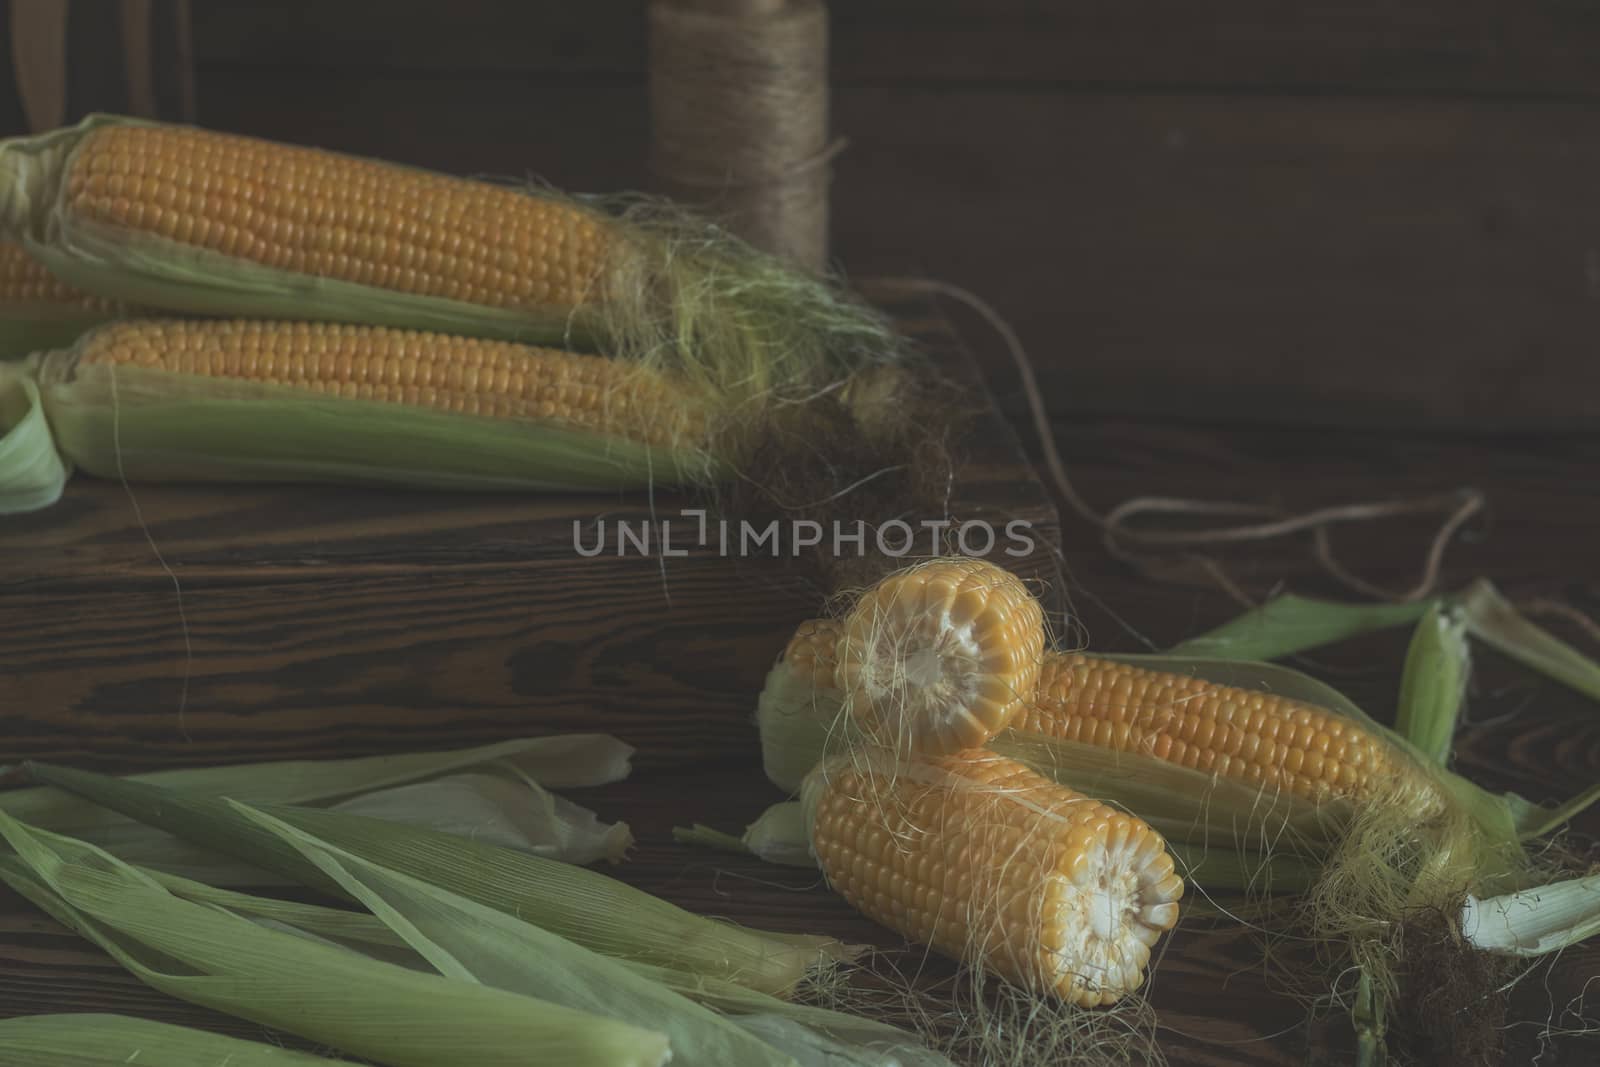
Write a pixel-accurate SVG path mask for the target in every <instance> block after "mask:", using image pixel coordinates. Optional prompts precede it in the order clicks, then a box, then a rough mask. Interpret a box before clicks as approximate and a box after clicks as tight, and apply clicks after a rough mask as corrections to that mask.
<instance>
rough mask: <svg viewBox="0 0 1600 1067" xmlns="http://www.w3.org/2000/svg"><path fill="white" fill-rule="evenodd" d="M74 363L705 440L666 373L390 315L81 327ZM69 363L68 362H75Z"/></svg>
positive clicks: (622, 433)
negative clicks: (406, 322) (404, 322)
mask: <svg viewBox="0 0 1600 1067" xmlns="http://www.w3.org/2000/svg"><path fill="white" fill-rule="evenodd" d="M76 365H77V367H78V368H84V367H94V366H111V367H128V368H138V369H141V370H155V371H165V372H167V373H171V374H180V375H189V376H195V377H201V378H212V379H217V380H219V381H234V382H249V383H254V384H259V385H268V386H283V387H287V388H291V389H297V390H304V391H306V392H308V393H315V394H320V395H324V396H330V397H340V398H345V399H353V400H368V401H376V402H381V403H394V404H406V405H411V406H413V407H421V408H428V409H432V410H436V411H446V412H453V413H457V414H461V415H468V416H480V417H484V418H492V419H536V420H544V421H549V422H554V423H559V424H563V425H567V426H572V427H577V428H581V429H587V430H593V431H596V432H599V433H605V434H610V435H614V436H618V437H623V438H626V439H628V440H633V441H640V442H644V443H649V444H661V445H678V444H684V443H693V442H698V441H700V440H701V439H702V438H703V437H704V434H705V432H706V419H705V416H704V415H703V413H702V411H701V409H700V407H699V406H698V405H697V404H695V403H693V402H692V401H691V400H690V399H689V398H688V397H687V396H685V395H684V394H683V393H682V392H680V391H679V390H677V389H676V388H675V387H674V386H673V385H672V383H671V382H670V381H668V380H667V379H666V378H665V377H664V376H663V375H661V374H658V373H655V372H652V371H649V370H647V369H645V368H642V367H639V366H637V365H634V364H624V363H621V362H618V361H616V360H611V359H607V358H605V357H603V356H586V355H577V354H574V353H571V352H562V351H559V350H556V349H548V348H534V347H531V346H527V345H518V344H513V343H510V342H506V341H490V340H483V339H479V338H466V337H453V336H450V335H447V334H436V333H426V332H420V331H414V330H395V329H389V328H387V327H382V326H349V325H340V324H335V323H304V322H278V321H258V320H248V319H246V320H183V319H144V320H135V321H130V322H118V323H112V324H110V325H107V326H103V327H101V328H99V329H97V330H95V331H93V332H92V333H90V334H89V335H88V336H86V337H84V338H83V340H82V341H81V342H80V344H79V346H78V348H77V364H76ZM69 373H70V372H69Z"/></svg>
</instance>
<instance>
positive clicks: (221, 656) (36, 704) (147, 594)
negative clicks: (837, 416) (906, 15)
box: [0, 317, 1059, 767]
mask: <svg viewBox="0 0 1600 1067" xmlns="http://www.w3.org/2000/svg"><path fill="white" fill-rule="evenodd" d="M902 321H903V323H904V325H905V327H906V329H907V330H908V331H910V333H911V336H912V337H913V338H914V339H915V340H916V341H917V342H918V343H920V344H922V345H923V346H924V347H925V348H926V349H928V350H929V351H930V352H932V353H933V354H934V357H935V358H936V359H937V360H940V361H942V363H943V365H945V366H946V367H948V368H950V370H951V371H952V372H953V373H955V374H956V375H958V376H959V377H961V378H963V379H965V380H968V381H971V380H972V373H973V372H972V370H971V366H970V358H969V357H966V356H964V355H962V354H961V353H960V350H959V349H958V348H957V347H956V346H954V345H953V344H952V343H950V341H949V334H948V332H947V330H946V329H945V327H944V326H943V323H942V321H941V320H939V319H937V318H933V317H924V318H922V319H920V320H917V319H903V320H902ZM978 388H980V389H981V386H979V387H978ZM977 395H979V396H981V395H982V394H981V393H979V394H977ZM959 452H960V457H961V458H960V464H961V466H960V468H959V470H957V471H956V473H955V480H954V483H953V487H952V493H951V501H950V507H949V517H951V518H953V519H955V520H956V521H958V522H959V521H968V520H982V521H987V522H990V523H991V524H992V525H995V526H998V527H1003V526H1004V524H1005V523H1006V522H1009V521H1012V520H1020V521H1022V522H1024V523H1026V524H1028V525H1029V527H1030V528H1031V537H1032V539H1033V546H1032V548H1031V550H1030V553H1029V554H1028V555H1026V556H1025V557H1022V558H1018V559H1009V558H1007V562H1008V563H1010V564H1012V565H1013V566H1014V567H1015V569H1017V570H1018V571H1019V572H1020V573H1024V574H1026V575H1028V576H1029V577H1031V578H1035V579H1039V580H1041V581H1048V579H1050V578H1052V577H1053V575H1054V574H1055V558H1054V556H1053V553H1054V552H1055V551H1056V548H1055V546H1056V545H1058V544H1059V533H1058V529H1057V525H1056V522H1057V520H1056V515H1055V510H1054V507H1053V505H1052V504H1051V503H1050V501H1049V499H1048V498H1047V497H1046V495H1045V493H1044V490H1043V489H1042V487H1041V486H1040V485H1039V484H1038V482H1037V481H1036V480H1035V479H1034V477H1033V474H1032V472H1031V470H1030V469H1029V467H1028V466H1027V463H1026V460H1025V459H1024V458H1023V456H1022V453H1021V451H1020V448H1019V446H1018V443H1017V439H1016V437H1015V435H1014V434H1012V432H1011V431H1010V429H1009V428H1008V427H1007V425H1006V424H1005V423H1004V422H1003V421H1001V420H1000V419H999V417H998V416H997V415H996V414H994V413H993V411H992V410H991V411H989V412H988V413H987V414H984V415H982V416H981V417H980V418H979V420H978V421H977V422H976V423H975V424H974V426H973V427H972V432H971V437H970V440H969V441H968V442H967V443H965V444H963V445H961V446H960V449H959ZM718 507H719V505H718V504H717V502H716V501H715V500H714V499H713V498H711V497H710V496H703V497H698V498H696V497H690V496H685V495H682V494H668V493H665V492H662V493H657V494H654V496H653V497H652V496H651V495H650V494H645V493H634V494H626V495H623V494H610V495H607V494H593V495H569V496H550V497H543V498H518V497H515V496H485V495H474V494H460V495H445V494H410V493H405V492H397V491H391V490H376V489H374V490H354V489H347V488H323V489H319V488H302V487H281V488H279V487H266V488H228V487H216V486H198V487H183V486H161V487H155V486H145V485H140V486H135V487H133V489H132V490H131V492H130V491H129V490H128V489H125V488H124V487H123V486H121V485H119V484H116V483H113V482H108V481H98V480H95V479H92V478H87V477H79V478H77V479H75V480H74V481H73V482H72V484H71V485H70V486H69V488H68V491H67V494H66V496H65V497H64V499H63V501H62V502H61V503H60V504H58V505H57V506H55V507H53V508H50V509H48V510H45V511H42V512H38V513H36V514H33V515H27V516H17V517H8V518H7V519H6V520H5V523H4V526H3V528H0V538H3V543H4V545H5V551H4V553H3V554H0V706H5V707H8V708H16V709H18V711H19V714H16V715H7V716H5V717H3V718H0V738H3V742H0V743H3V744H4V746H5V749H4V750H5V751H6V752H7V753H9V755H10V756H11V757H18V756H37V757H41V758H43V757H49V758H53V759H71V760H74V761H77V762H83V763H86V764H94V765H103V766H116V767H126V766H130V765H137V764H139V763H140V762H141V761H145V760H151V761H155V760H161V761H168V760H172V759H174V758H176V759H179V760H182V761H184V762H190V763H207V762H214V761H219V760H228V759H235V760H237V759H243V758H247V757H250V758H264V757H266V758H278V757H282V758H288V757H293V756H300V755H312V754H314V753H317V752H323V751H327V750H329V748H330V747H332V748H350V749H352V750H353V749H370V748H374V747H376V748H387V749H390V750H393V749H419V748H428V747H431V746H434V745H437V744H440V743H444V742H446V741H447V740H448V739H451V738H454V737H457V736H459V735H460V732H461V731H466V732H468V733H483V734H489V733H497V734H498V735H500V736H508V735H515V734H518V733H520V732H522V731H524V730H526V729H527V728H528V726H529V724H530V723H537V724H539V728H540V729H544V730H579V731H582V730H589V729H592V728H593V723H594V715H595V709H596V708H597V707H601V706H605V707H608V708H609V709H610V711H609V714H610V716H611V719H610V726H609V727H608V728H609V729H611V730H612V731H613V732H615V733H618V734H620V735H621V736H623V738H624V739H625V740H627V741H629V742H630V743H632V744H635V745H637V746H638V747H639V748H640V750H641V762H642V764H644V765H646V766H648V765H651V764H655V763H659V764H663V765H672V766H682V765H685V764H688V763H695V762H709V763H715V762H719V761H726V760H727V759H728V758H729V756H730V755H732V754H733V753H737V752H742V751H744V749H745V747H746V745H747V743H748V740H749V725H748V719H749V716H750V714H751V713H752V711H753V709H754V703H753V700H752V694H754V693H755V692H756V691H757V690H758V689H759V687H760V683H761V679H762V677H763V676H764V675H765V673H766V671H767V669H768V667H769V666H770V665H771V663H772V661H773V659H774V658H775V657H776V656H777V654H778V653H779V652H780V651H781V650H782V648H783V645H784V643H785V641H786V640H787V637H788V635H789V634H790V633H792V632H793V630H794V627H795V624H796V623H797V622H799V621H800V620H801V619H804V618H807V617H809V616H810V615H813V614H815V613H817V611H818V610H820V606H821V603H822V599H823V596H824V593H823V592H822V591H821V589H820V588H819V586H818V584H817V582H816V580H815V579H814V578H813V577H810V576H809V573H808V572H807V571H806V570H805V569H804V568H802V567H799V566H796V565H795V564H794V563H793V561H792V560H779V559H774V558H772V555H771V554H772V552H773V551H774V549H773V548H766V549H759V550H756V551H755V552H754V553H753V554H752V555H751V556H750V557H748V558H740V557H739V556H738V555H737V552H738V549H737V548H734V549H732V550H731V553H730V555H729V556H728V557H723V556H722V555H721V550H720V549H719V536H718V533H717V526H716V521H717V520H716V517H715V516H716V514H718ZM696 510H698V511H706V510H710V511H711V512H712V515H711V517H710V519H709V520H707V521H708V522H709V523H710V526H709V532H708V536H707V538H706V542H705V543H704V544H699V543H697V542H698V541H699V523H700V520H699V519H698V518H696V517H693V515H692V514H691V515H682V513H683V512H691V513H692V512H694V511H696ZM680 516H681V517H680ZM850 517H851V518H852V519H853V518H854V517H855V516H854V515H853V514H852V515H851V516H850ZM866 517H867V518H868V519H869V521H871V520H872V519H873V516H870V515H869V516H866ZM929 517H930V518H931V517H934V516H929ZM887 518H889V516H882V517H878V518H877V521H879V522H881V521H885V520H886V519H887ZM659 521H666V522H668V523H670V524H671V526H672V530H673V535H672V536H673V547H672V549H671V551H672V552H673V553H674V555H672V556H670V557H669V556H663V555H661V554H660V549H659V542H655V544H656V545H657V547H656V548H654V549H652V550H651V552H650V553H649V554H644V553H641V552H640V551H639V549H638V547H637V542H636V541H624V540H623V538H622V537H621V535H620V533H619V525H621V524H626V526H627V527H628V528H629V529H630V530H632V531H634V532H635V536H636V537H637V536H642V535H640V534H639V531H641V530H643V529H645V527H646V526H647V525H650V524H652V523H653V522H659ZM728 521H729V522H730V523H731V524H732V525H731V529H732V530H733V531H734V533H733V534H732V535H730V537H729V543H730V544H734V545H736V544H737V539H738V536H739V535H738V532H737V531H738V529H739V526H738V522H739V516H737V515H733V516H730V517H729V518H728ZM760 525H763V526H764V525H765V524H764V523H762V524H760ZM758 528H759V527H758ZM580 531H581V533H580ZM846 532H847V533H848V532H849V531H846ZM601 537H603V538H604V541H603V544H604V546H605V547H604V551H602V552H601V554H600V555H598V556H593V557H592V558H591V557H585V556H582V555H580V554H579V552H578V551H577V549H576V548H575V542H576V541H577V540H581V542H582V544H583V545H585V546H588V547H589V548H590V549H591V550H592V549H593V548H594V547H595V546H596V545H597V544H600V543H601V541H600V538H601ZM930 545H931V534H929V533H923V534H922V535H921V538H920V541H919V542H918V548H917V549H916V552H917V553H918V554H922V555H926V554H928V552H929V551H930V547H929V546H930ZM1009 545H1010V542H1001V543H999V545H998V546H997V552H998V551H1000V550H1003V549H1006V548H1007V547H1008V546H1009ZM152 546H154V547H152ZM157 549H159V554H158V552H157V551H156V550H157ZM679 552H682V553H684V554H683V555H682V556H679V555H676V553H679ZM1001 558H1006V557H1001ZM1049 584H1050V585H1052V586H1054V585H1055V584H1056V583H1054V582H1049ZM685 715H689V716H692V717H693V719H694V721H696V722H697V723H698V724H699V725H698V727H697V728H696V730H694V731H692V732H685V731H683V730H681V729H680V726H681V723H682V722H683V719H684V716H685Z"/></svg>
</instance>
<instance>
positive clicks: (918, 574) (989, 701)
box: [835, 559, 1044, 754]
mask: <svg viewBox="0 0 1600 1067" xmlns="http://www.w3.org/2000/svg"><path fill="white" fill-rule="evenodd" d="M1043 651H1044V616H1043V614H1042V612H1041V610H1040V608H1039V603H1038V601H1037V600H1035V599H1034V598H1033V596H1032V595H1030V594H1029V592H1028V590H1027V588H1026V587H1025V586H1024V585H1023V584H1022V582H1021V581H1020V580H1019V579H1018V578H1017V577H1016V575H1014V574H1011V573H1010V572H1009V571H1005V570H1002V569H1001V568H999V567H996V566H995V565H994V564H992V563H987V562H985V561H983V560H978V559H961V560H941V561H937V562H934V563H930V564H927V565H925V566H920V567H912V568H910V569H908V570H904V571H900V572H898V573H896V574H893V575H890V576H889V577H888V578H885V579H884V580H883V581H881V582H879V583H878V584H877V585H876V586H874V587H873V588H872V589H871V590H869V591H868V592H867V593H866V594H865V595H863V596H862V598H861V599H860V600H859V601H858V602H857V603H856V606H855V608H854V609H853V610H852V611H851V612H850V615H849V617H848V618H846V619H845V621H844V627H843V632H842V633H841V635H840V638H839V641H838V643H837V645H836V648H835V656H836V658H837V664H838V666H837V668H836V676H837V680H838V686H839V688H840V689H841V690H843V691H844V692H845V693H846V695H847V699H848V700H849V702H850V704H851V711H852V713H853V714H854V715H855V716H856V718H857V719H858V720H859V721H861V722H862V723H863V724H864V726H863V729H864V732H865V733H866V734H867V735H868V737H870V738H871V739H873V740H875V741H877V742H879V743H881V744H886V745H888V746H890V747H891V748H894V749H895V750H896V751H899V752H902V753H904V752H930V753H935V754H937V753H946V752H955V751H958V750H960V749H964V748H972V747H975V746H978V745H981V744H983V743H984V742H985V741H987V740H988V739H989V738H990V737H992V736H994V735H995V734H996V733H998V732H999V731H1000V730H1002V729H1004V728H1005V726H1006V724H1007V723H1008V722H1009V721H1010V720H1011V718H1012V717H1013V716H1014V715H1015V714H1016V713H1017V712H1018V711H1019V710H1020V709H1021V708H1022V706H1023V705H1024V703H1025V702H1026V701H1027V700H1028V699H1029V697H1030V696H1031V695H1032V694H1033V691H1034V688H1035V686H1036V685H1037V682H1038V677H1039V658H1040V655H1041V654H1042V653H1043Z"/></svg>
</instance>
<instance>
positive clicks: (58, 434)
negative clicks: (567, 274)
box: [0, 319, 722, 510]
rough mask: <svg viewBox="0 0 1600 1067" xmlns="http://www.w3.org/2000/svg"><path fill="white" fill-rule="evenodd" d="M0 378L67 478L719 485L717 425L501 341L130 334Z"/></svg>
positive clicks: (247, 327) (244, 327)
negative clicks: (30, 414)
mask: <svg viewBox="0 0 1600 1067" xmlns="http://www.w3.org/2000/svg"><path fill="white" fill-rule="evenodd" d="M0 375H4V377H5V380H3V381H0V389H8V388H9V391H10V392H12V393H16V392H17V391H18V390H20V391H21V393H22V394H24V395H26V396H28V397H30V398H32V397H33V396H35V395H36V396H37V406H38V408H39V409H40V410H42V413H43V415H44V416H45V417H47V418H48V422H49V429H50V431H51V436H52V438H53V440H54V444H55V447H56V449H58V450H59V452H60V453H61V455H62V457H64V458H65V460H66V461H67V462H68V463H70V464H71V465H73V466H75V467H78V468H81V469H82V470H84V471H86V472H88V473H91V474H95V475H98V476H100V477H104V478H113V479H119V480H120V479H126V480H129V481H146V480H156V481H174V480H179V481H187V480H214V481H241V480H242V481H263V480H265V481H300V482H334V483H340V484H394V485H403V486H409V487H419V488H420V487H433V488H443V489H491V490H535V489H611V488H628V487H639V486H646V485H650V484H657V483H659V484H683V483H689V482H695V483H709V482H713V481H716V480H717V479H718V478H719V477H720V476H721V473H722V470H721V466H720V461H718V460H717V459H715V458H714V457H713V452H712V449H713V442H712V436H713V431H712V423H713V420H714V416H713V413H712V412H711V411H710V410H709V409H708V408H707V407H706V405H705V404H703V403H702V402H701V401H700V400H699V399H697V398H696V397H694V396H692V395H691V394H690V393H689V392H688V391H687V390H685V389H683V388H680V387H678V386H676V385H674V384H673V382H672V381H670V380H669V379H668V378H666V377H665V376H664V375H663V374H661V373H660V372H657V371H653V370H650V369H648V368H645V367H642V366H639V365H637V364H632V363H624V362H620V361H617V360H611V359H607V358H605V357H602V356H590V355H578V354H574V353H569V352H560V351H555V350H551V349H540V348H533V347H529V346H524V345H517V344H512V343H510V342H503V341H486V340H480V339H473V338H462V337H450V336H445V335H437V334H419V333H414V332H409V331H402V330H392V329H387V328H383V327H369V326H348V325H339V324H328V323H290V322H257V321H246V320H215V321H192V320H174V319H139V320H130V321H126V322H118V323H112V324H109V325H106V326H102V327H99V328H97V329H95V330H92V331H90V332H89V333H88V334H86V335H85V336H84V337H82V338H81V339H80V340H79V341H78V342H77V343H75V344H74V345H73V347H71V348H69V349H66V350H63V351H58V352H52V353H41V354H36V355H35V356H34V357H32V358H31V359H30V360H29V361H28V362H27V363H26V364H23V365H16V364H13V365H7V366H0ZM7 382H9V383H10V384H9V387H8V386H7ZM33 383H37V385H36V386H35V385H34V384H33ZM18 432H19V433H20V432H22V428H21V427H18ZM3 471H4V468H0V472H3ZM37 503H38V499H37V498H33V497H28V496H26V495H24V494H22V493H20V492H19V493H18V494H17V495H16V496H15V497H14V498H12V499H9V500H7V499H6V498H4V497H0V508H5V509H7V510H26V509H27V508H28V507H31V506H37Z"/></svg>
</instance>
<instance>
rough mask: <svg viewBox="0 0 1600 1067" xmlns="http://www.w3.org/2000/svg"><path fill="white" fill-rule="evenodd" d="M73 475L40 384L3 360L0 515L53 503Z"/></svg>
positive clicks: (0, 380) (0, 383)
mask: <svg viewBox="0 0 1600 1067" xmlns="http://www.w3.org/2000/svg"><path fill="white" fill-rule="evenodd" d="M70 475H71V470H70V468H69V467H68V465H67V463H66V461H65V460H63V459H62V458H61V454H60V453H59V452H57V451H56V445H55V438H54V436H53V435H52V434H51V432H50V423H49V422H48V421H47V419H46V418H45V410H44V404H43V403H42V402H41V400H40V397H39V386H38V383H37V382H35V381H34V380H33V377H32V375H31V374H29V373H27V372H19V371H18V370H17V368H16V367H15V366H13V365H12V364H8V363H0V515H14V514H19V513H21V512H28V511H37V510H39V509H41V508H47V507H49V506H50V505H52V504H54V503H55V502H56V501H57V500H60V499H61V493H62V491H63V490H65V489H66V486H67V479H68V477H70Z"/></svg>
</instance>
